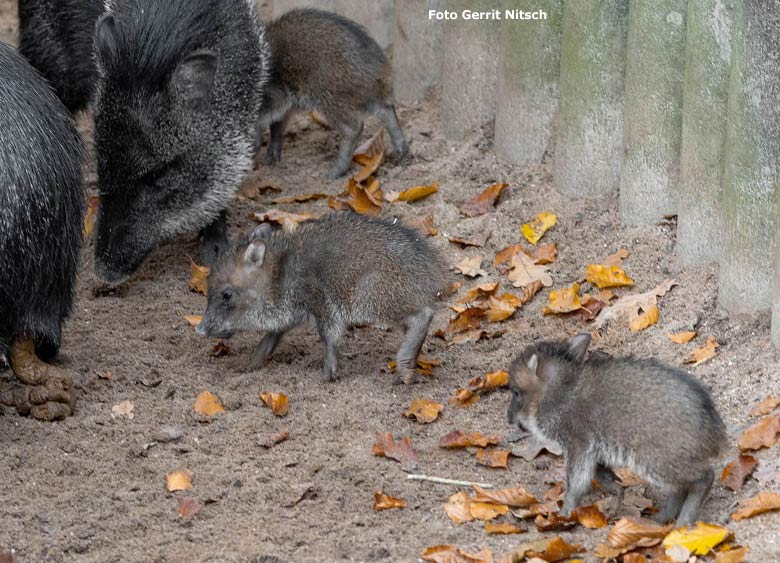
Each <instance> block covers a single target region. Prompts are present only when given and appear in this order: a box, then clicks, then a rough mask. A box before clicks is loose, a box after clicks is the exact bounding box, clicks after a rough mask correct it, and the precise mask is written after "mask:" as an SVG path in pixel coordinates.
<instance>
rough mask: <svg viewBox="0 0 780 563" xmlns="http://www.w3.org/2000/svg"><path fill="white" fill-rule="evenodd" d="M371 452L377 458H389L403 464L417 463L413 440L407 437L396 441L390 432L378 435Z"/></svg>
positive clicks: (378, 433)
mask: <svg viewBox="0 0 780 563" xmlns="http://www.w3.org/2000/svg"><path fill="white" fill-rule="evenodd" d="M371 451H372V452H373V454H374V455H375V456H378V457H388V458H390V459H394V460H396V461H399V462H401V463H402V464H405V463H408V462H415V461H417V454H416V453H415V451H414V450H413V449H412V440H411V438H409V437H406V438H401V439H399V440H398V441H395V440H394V439H393V435H392V434H390V433H389V432H377V433H376V442H374V445H373V446H371Z"/></svg>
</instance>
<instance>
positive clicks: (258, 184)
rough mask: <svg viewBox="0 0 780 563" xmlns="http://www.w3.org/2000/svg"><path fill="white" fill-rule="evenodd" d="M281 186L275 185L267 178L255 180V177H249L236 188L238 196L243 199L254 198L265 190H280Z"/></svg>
mask: <svg viewBox="0 0 780 563" xmlns="http://www.w3.org/2000/svg"><path fill="white" fill-rule="evenodd" d="M281 191H282V188H280V187H279V186H277V185H275V184H274V183H273V182H269V181H268V180H261V181H257V180H256V178H252V177H249V179H248V180H247V181H246V182H244V183H243V184H241V187H240V188H239V190H238V197H239V198H244V199H251V200H256V199H257V198H258V197H259V196H260V194H264V193H265V192H281Z"/></svg>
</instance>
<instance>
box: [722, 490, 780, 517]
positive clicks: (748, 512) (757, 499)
mask: <svg viewBox="0 0 780 563" xmlns="http://www.w3.org/2000/svg"><path fill="white" fill-rule="evenodd" d="M778 509H780V494H778V493H773V492H770V491H762V492H760V493H758V494H757V495H756V496H754V497H751V498H748V499H743V500H741V501H739V509H738V510H737V511H736V512H734V513H733V514H732V515H731V519H732V520H744V519H745V518H752V517H753V516H756V515H758V514H762V513H764V512H769V511H770V510H778Z"/></svg>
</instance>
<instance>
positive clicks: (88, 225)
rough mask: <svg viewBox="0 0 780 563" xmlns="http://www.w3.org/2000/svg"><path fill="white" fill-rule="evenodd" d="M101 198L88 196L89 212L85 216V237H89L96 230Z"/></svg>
mask: <svg viewBox="0 0 780 563" xmlns="http://www.w3.org/2000/svg"><path fill="white" fill-rule="evenodd" d="M99 207H100V198H99V197H98V196H96V195H91V196H87V212H86V213H85V214H84V236H85V237H89V236H90V235H92V231H94V230H95V220H96V219H97V213H98V208H99Z"/></svg>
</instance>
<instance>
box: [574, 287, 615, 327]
mask: <svg viewBox="0 0 780 563" xmlns="http://www.w3.org/2000/svg"><path fill="white" fill-rule="evenodd" d="M607 305H609V302H608V301H602V300H601V299H599V298H598V297H593V296H592V295H591V294H589V293H586V294H585V295H583V296H582V297H580V308H579V310H578V311H577V312H576V313H575V315H579V316H580V318H582V320H584V321H592V320H593V319H595V318H596V316H597V315H598V314H599V313H600V312H601V310H602V309H603V308H604V307H606V306H607Z"/></svg>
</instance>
